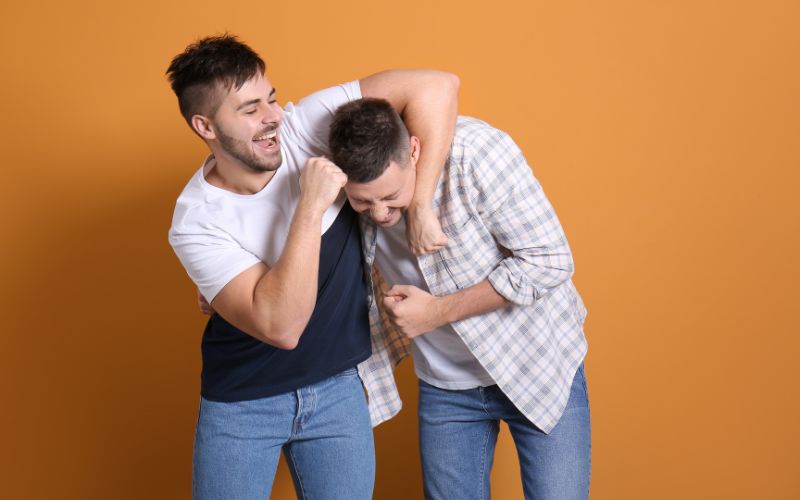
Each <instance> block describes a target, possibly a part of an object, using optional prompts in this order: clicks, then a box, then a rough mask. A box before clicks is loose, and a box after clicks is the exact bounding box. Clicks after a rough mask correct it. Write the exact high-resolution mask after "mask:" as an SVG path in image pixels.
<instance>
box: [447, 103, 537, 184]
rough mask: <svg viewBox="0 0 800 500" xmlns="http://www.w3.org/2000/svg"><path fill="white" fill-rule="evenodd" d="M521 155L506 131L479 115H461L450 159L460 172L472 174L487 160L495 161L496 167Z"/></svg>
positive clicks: (513, 160) (494, 165) (493, 163)
mask: <svg viewBox="0 0 800 500" xmlns="http://www.w3.org/2000/svg"><path fill="white" fill-rule="evenodd" d="M521 157H522V152H521V151H520V149H519V147H518V146H517V144H516V143H515V142H514V140H513V139H512V138H511V136H510V135H508V133H506V132H505V131H503V130H500V129H498V128H496V127H493V126H492V125H490V124H488V123H486V122H485V121H483V120H479V119H477V118H472V117H469V116H459V117H458V122H457V123H456V130H455V134H454V138H453V146H452V148H451V149H450V161H451V164H452V166H454V167H457V168H458V169H459V170H460V171H461V173H463V174H467V175H469V174H473V173H474V170H475V169H477V168H480V166H481V165H482V164H485V163H487V162H489V163H492V165H493V167H494V168H498V167H502V166H503V165H505V164H508V163H512V162H516V161H518V160H519V159H520V158H521ZM522 159H523V160H524V158H522ZM478 173H480V172H478Z"/></svg>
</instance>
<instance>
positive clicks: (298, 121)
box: [284, 80, 361, 156]
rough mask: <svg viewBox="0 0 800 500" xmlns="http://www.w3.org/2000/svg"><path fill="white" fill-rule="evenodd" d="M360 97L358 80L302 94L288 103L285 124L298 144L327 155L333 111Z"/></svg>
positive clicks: (315, 152) (314, 152) (328, 153)
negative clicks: (305, 94)
mask: <svg viewBox="0 0 800 500" xmlns="http://www.w3.org/2000/svg"><path fill="white" fill-rule="evenodd" d="M360 98H361V85H360V84H359V83H358V81H357V80H356V81H352V82H348V83H343V84H341V85H337V86H335V87H330V88H327V89H323V90H320V91H317V92H314V93H313V94H311V95H309V96H307V97H304V98H303V99H301V100H300V102H298V103H297V104H296V105H295V104H291V103H290V104H287V105H286V109H285V113H286V117H285V123H284V126H285V128H286V129H287V130H286V132H288V133H289V134H293V135H294V136H295V137H294V139H296V140H297V142H298V143H299V144H307V145H308V146H310V148H311V149H310V151H309V152H310V153H312V154H313V155H315V156H323V155H324V156H329V155H330V150H329V148H328V130H329V129H330V125H331V121H332V120H333V114H334V113H335V112H336V109H338V108H339V106H341V105H342V104H345V103H348V102H350V101H354V100H356V99H360Z"/></svg>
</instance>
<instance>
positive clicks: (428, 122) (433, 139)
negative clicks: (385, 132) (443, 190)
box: [402, 72, 459, 208]
mask: <svg viewBox="0 0 800 500" xmlns="http://www.w3.org/2000/svg"><path fill="white" fill-rule="evenodd" d="M430 78H431V80H433V81H432V82H431V84H429V85H424V86H420V88H419V89H418V90H417V93H416V94H415V95H414V96H410V97H409V101H408V104H407V105H406V107H405V109H404V110H403V113H402V116H403V119H404V121H405V124H406V126H407V127H408V130H409V132H410V133H411V134H412V135H415V136H417V137H418V138H419V139H420V144H421V149H420V157H419V161H418V162H417V179H416V186H415V187H416V189H415V191H414V199H413V201H412V203H413V204H414V205H416V206H417V207H425V208H427V207H430V205H431V200H432V198H433V194H434V192H435V190H436V185H437V183H438V181H439V177H440V175H441V173H442V167H444V164H445V161H447V155H448V153H449V151H450V146H451V144H452V143H453V134H454V131H455V126H456V119H457V117H458V88H459V81H458V77H456V76H455V75H451V74H449V73H442V72H435V74H433V75H431V76H430Z"/></svg>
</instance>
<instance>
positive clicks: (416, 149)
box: [408, 135, 421, 169]
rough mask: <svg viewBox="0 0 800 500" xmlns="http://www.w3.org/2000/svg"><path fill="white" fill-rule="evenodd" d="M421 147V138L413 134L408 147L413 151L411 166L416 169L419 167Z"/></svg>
mask: <svg viewBox="0 0 800 500" xmlns="http://www.w3.org/2000/svg"><path fill="white" fill-rule="evenodd" d="M420 148H421V145H420V142H419V138H418V137H417V136H415V135H412V136H411V138H410V139H409V141H408V149H409V152H410V153H411V155H410V156H411V166H412V167H413V168H415V169H416V168H417V161H418V160H419V153H420Z"/></svg>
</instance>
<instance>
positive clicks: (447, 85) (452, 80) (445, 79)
mask: <svg viewBox="0 0 800 500" xmlns="http://www.w3.org/2000/svg"><path fill="white" fill-rule="evenodd" d="M437 77H438V80H439V84H440V85H441V88H443V89H444V90H445V91H446V92H447V93H448V94H449V95H450V96H452V97H453V98H457V97H458V90H459V89H460V88H461V79H460V78H458V75H456V74H455V73H450V72H447V71H439V72H438V74H437Z"/></svg>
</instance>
